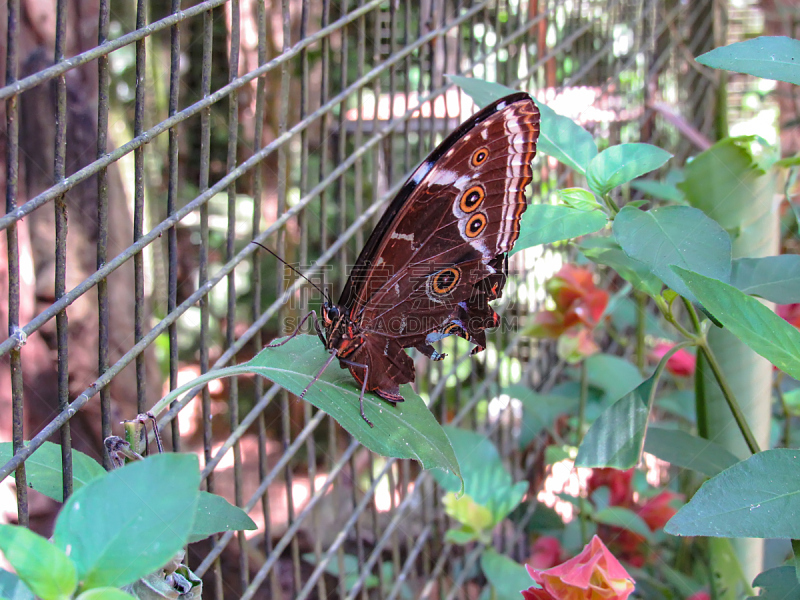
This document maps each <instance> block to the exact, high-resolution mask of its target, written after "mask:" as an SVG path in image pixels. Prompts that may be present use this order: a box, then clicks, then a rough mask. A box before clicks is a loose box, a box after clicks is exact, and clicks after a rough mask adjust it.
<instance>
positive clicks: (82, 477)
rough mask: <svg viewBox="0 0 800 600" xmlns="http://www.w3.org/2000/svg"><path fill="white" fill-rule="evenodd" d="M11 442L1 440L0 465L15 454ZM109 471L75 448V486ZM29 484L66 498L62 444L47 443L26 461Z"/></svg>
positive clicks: (48, 494) (57, 497)
mask: <svg viewBox="0 0 800 600" xmlns="http://www.w3.org/2000/svg"><path fill="white" fill-rule="evenodd" d="M13 453H14V451H13V448H12V445H11V442H3V443H0V464H3V463H6V462H8V461H9V460H11V457H12V456H13ZM105 474H106V470H105V469H104V468H103V467H102V466H101V465H100V464H99V463H98V462H97V461H96V460H94V459H93V458H90V457H89V456H87V455H85V454H84V453H83V452H78V451H77V450H73V451H72V489H73V491H77V490H79V489H80V488H81V487H83V486H84V485H86V484H87V483H89V482H90V481H92V480H93V479H96V478H98V477H102V476H104V475H105ZM25 476H26V477H27V479H28V486H30V487H31V488H32V489H34V490H36V491H37V492H41V493H42V494H44V495H45V496H48V497H50V498H52V499H53V500H57V501H58V502H61V501H62V500H63V499H64V491H63V487H62V477H63V476H62V474H61V446H59V445H58V444H54V443H53V442H45V443H44V444H42V445H41V447H40V448H39V449H38V450H37V451H36V452H34V453H33V454H32V455H31V456H30V458H28V460H26V461H25Z"/></svg>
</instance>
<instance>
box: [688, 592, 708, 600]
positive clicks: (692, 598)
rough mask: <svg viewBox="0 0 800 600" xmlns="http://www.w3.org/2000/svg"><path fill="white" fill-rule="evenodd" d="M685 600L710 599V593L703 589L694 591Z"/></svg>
mask: <svg viewBox="0 0 800 600" xmlns="http://www.w3.org/2000/svg"><path fill="white" fill-rule="evenodd" d="M686 600H711V594H709V593H708V592H706V591H705V590H701V591H699V592H695V593H694V594H692V595H691V596H689V597H688V598H687V599H686Z"/></svg>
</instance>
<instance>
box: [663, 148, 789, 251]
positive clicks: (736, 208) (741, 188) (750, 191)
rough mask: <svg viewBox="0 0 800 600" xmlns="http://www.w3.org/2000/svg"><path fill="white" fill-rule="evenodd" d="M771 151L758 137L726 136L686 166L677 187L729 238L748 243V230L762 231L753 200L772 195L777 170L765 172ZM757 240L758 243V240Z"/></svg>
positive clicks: (753, 232) (769, 198) (692, 204)
mask: <svg viewBox="0 0 800 600" xmlns="http://www.w3.org/2000/svg"><path fill="white" fill-rule="evenodd" d="M759 151H760V153H759ZM773 154H775V151H774V149H773V148H772V147H765V146H764V145H763V144H761V143H760V138H756V137H754V136H743V137H736V138H725V139H723V140H720V141H719V142H717V143H716V144H714V145H713V146H712V147H711V148H709V149H708V150H706V151H704V152H701V153H700V154H699V155H697V156H696V157H695V158H694V160H692V161H691V162H690V163H689V164H688V165H686V169H685V171H684V175H685V179H684V181H682V182H680V183H678V188H679V189H680V190H681V191H682V192H683V193H684V194H685V195H686V200H687V202H688V203H689V204H690V205H691V206H693V207H695V208H698V209H700V210H702V211H703V212H704V213H706V215H708V216H709V217H710V218H711V219H713V220H714V221H716V222H717V223H719V225H720V226H721V227H722V228H723V229H725V230H726V231H727V232H728V233H729V234H730V235H731V237H732V238H737V237H739V236H745V239H744V240H743V241H744V242H748V238H749V234H750V232H751V231H752V234H753V235H756V236H757V235H759V234H758V233H757V232H758V231H762V230H763V226H762V225H760V224H759V222H758V220H756V221H755V222H754V218H755V217H756V216H757V215H754V214H753V211H752V210H751V207H752V206H753V204H754V200H753V199H754V198H763V197H765V196H766V198H767V199H768V200H771V199H772V197H773V195H774V194H775V187H776V182H777V177H778V174H779V173H778V170H777V169H773V170H771V171H770V172H769V173H767V172H766V171H765V167H767V166H768V165H769V163H770V161H771V160H772V158H773V156H772V155H773ZM775 156H777V154H776V155H775ZM762 218H771V217H768V216H766V215H765V216H764V217H762ZM757 242H758V243H757V244H756V245H758V246H760V245H761V240H760V239H757Z"/></svg>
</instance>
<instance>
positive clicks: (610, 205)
mask: <svg viewBox="0 0 800 600" xmlns="http://www.w3.org/2000/svg"><path fill="white" fill-rule="evenodd" d="M603 201H604V202H605V203H606V206H607V207H608V208H609V210H610V211H611V213H612V214H611V216H612V218H613V217H615V216H617V214H618V213H619V206H617V203H616V202H614V200H613V198H611V194H603Z"/></svg>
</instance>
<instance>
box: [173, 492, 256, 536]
mask: <svg viewBox="0 0 800 600" xmlns="http://www.w3.org/2000/svg"><path fill="white" fill-rule="evenodd" d="M242 529H249V530H252V529H258V526H257V525H256V524H255V523H254V522H253V519H251V518H250V517H248V516H247V513H246V512H244V511H243V510H242V509H241V508H239V507H238V506H234V505H233V504H231V503H230V502H228V501H227V500H226V499H225V498H223V497H222V496H217V495H216V494H209V493H208V492H203V491H201V492H200V497H199V499H198V501H197V511H196V513H195V518H194V525H192V533H191V535H190V536H189V543H190V544H192V543H194V542H199V541H200V540H204V539H205V538H207V537H208V536H210V535H211V534H214V533H219V532H220V531H241V530H242Z"/></svg>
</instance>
